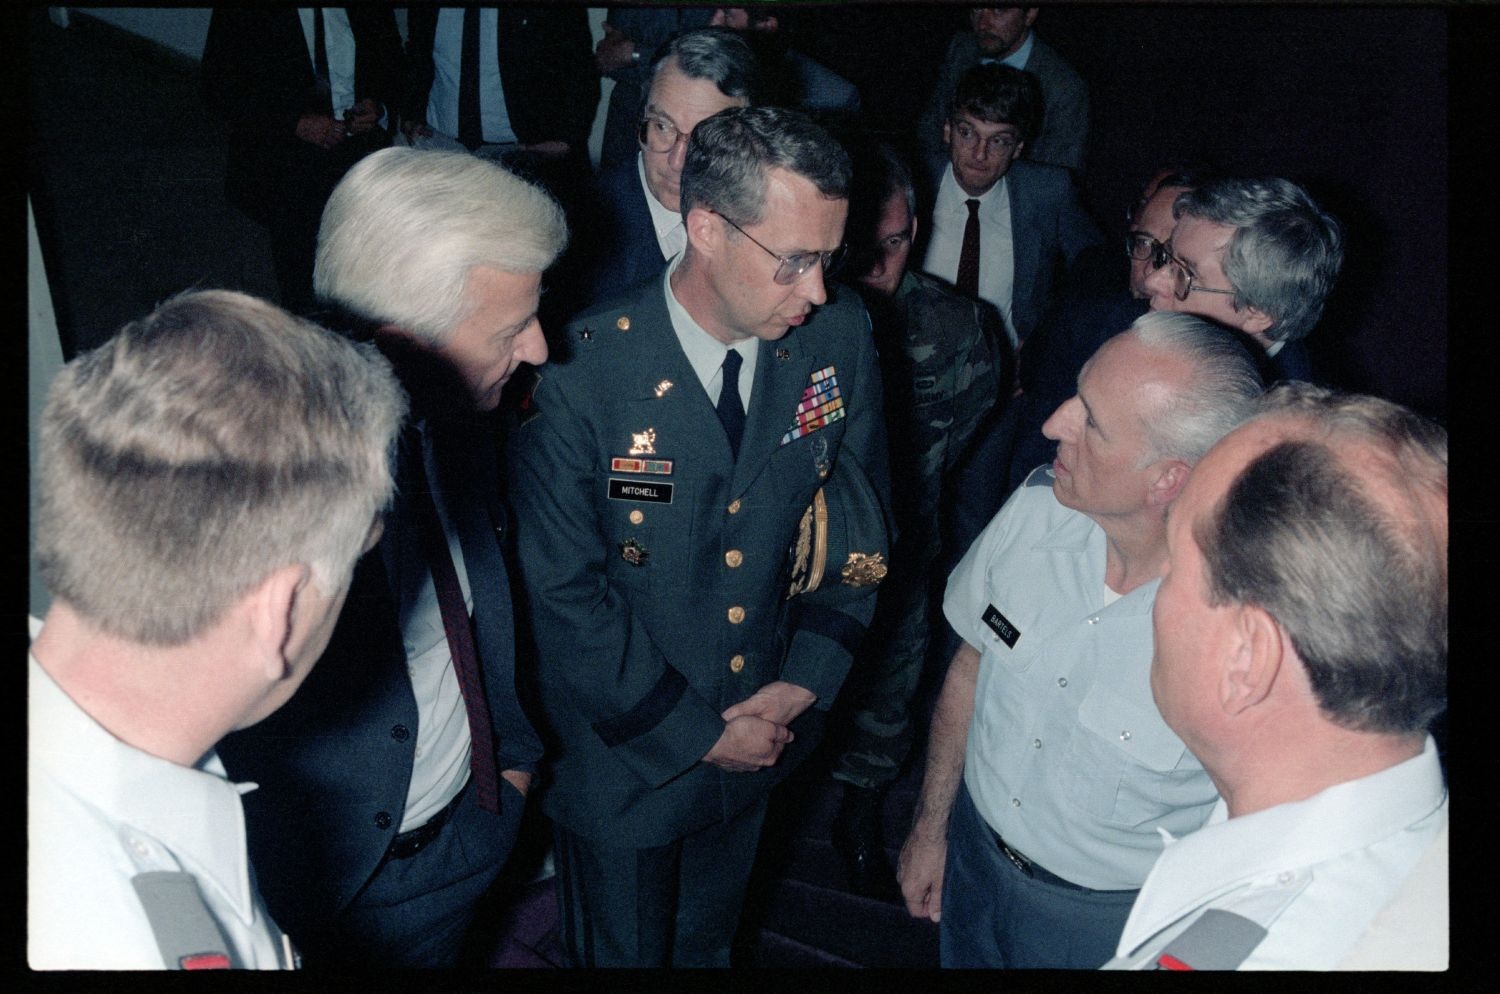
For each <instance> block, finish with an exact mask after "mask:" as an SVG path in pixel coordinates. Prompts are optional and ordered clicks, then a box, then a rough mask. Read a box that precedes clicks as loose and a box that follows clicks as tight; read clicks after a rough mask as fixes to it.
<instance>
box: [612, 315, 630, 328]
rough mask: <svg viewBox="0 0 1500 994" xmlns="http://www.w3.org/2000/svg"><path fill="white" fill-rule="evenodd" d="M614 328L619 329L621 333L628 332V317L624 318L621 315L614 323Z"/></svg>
mask: <svg viewBox="0 0 1500 994" xmlns="http://www.w3.org/2000/svg"><path fill="white" fill-rule="evenodd" d="M615 327H616V328H619V329H620V330H621V331H629V330H630V319H629V318H628V317H625V316H624V315H623V314H622V315H620V319H619V320H618V321H616V322H615Z"/></svg>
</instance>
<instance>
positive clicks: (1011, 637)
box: [983, 604, 1021, 649]
mask: <svg viewBox="0 0 1500 994" xmlns="http://www.w3.org/2000/svg"><path fill="white" fill-rule="evenodd" d="M983 620H984V623H985V624H986V625H989V626H990V631H992V632H994V633H995V634H996V635H997V636H999V638H1000V641H1002V642H1004V643H1005V644H1006V645H1008V646H1010V648H1012V649H1014V648H1015V647H1016V641H1017V640H1018V639H1020V637H1021V632H1020V630H1019V629H1018V628H1016V626H1015V625H1012V624H1011V623H1010V620H1009V619H1008V618H1006V617H1005V615H1003V614H1001V613H1000V612H999V611H998V610H997V609H996V608H995V605H993V604H987V605H985V609H984V618H983Z"/></svg>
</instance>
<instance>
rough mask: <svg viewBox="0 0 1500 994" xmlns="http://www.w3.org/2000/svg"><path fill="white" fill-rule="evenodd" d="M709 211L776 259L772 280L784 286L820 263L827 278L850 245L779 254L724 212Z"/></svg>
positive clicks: (836, 269)
mask: <svg viewBox="0 0 1500 994" xmlns="http://www.w3.org/2000/svg"><path fill="white" fill-rule="evenodd" d="M709 213H711V214H717V215H718V216H719V217H721V218H723V219H724V222H725V223H726V224H728V225H729V226H730V227H731V228H733V229H734V230H735V231H738V232H739V233H740V234H742V235H744V236H745V237H746V238H748V239H750V240H751V241H752V242H754V243H755V245H756V247H757V248H759V249H760V250H761V251H762V252H764V253H765V254H766V255H769V256H770V257H771V258H773V259H775V260H776V262H777V264H778V265H777V266H776V272H775V273H774V274H773V275H772V276H771V280H772V281H773V282H775V283H779V284H781V285H782V286H791V285H792V284H793V283H795V282H797V281H798V280H799V279H801V278H802V277H803V276H804V275H805V274H806V273H807V272H808V271H809V270H811V269H812V267H813V266H815V265H818V264H820V263H821V264H822V266H823V278H824V279H827V278H828V277H830V276H832V275H833V274H834V273H835V272H837V271H838V268H839V266H841V265H842V264H843V262H844V256H845V255H846V254H847V253H846V250H847V249H848V247H849V246H848V245H840V246H839V247H838V248H836V249H831V250H829V251H827V252H798V253H796V254H795V255H777V254H776V253H775V252H773V251H771V250H770V249H769V248H766V246H765V245H763V244H761V242H760V241H759V240H758V239H757V238H756V237H755V236H754V235H752V234H750V232H748V231H746V230H745V229H744V228H741V227H740V226H739V225H737V224H735V223H734V222H733V221H731V220H730V219H729V218H727V217H724V215H723V214H719V212H718V211H710V212H709Z"/></svg>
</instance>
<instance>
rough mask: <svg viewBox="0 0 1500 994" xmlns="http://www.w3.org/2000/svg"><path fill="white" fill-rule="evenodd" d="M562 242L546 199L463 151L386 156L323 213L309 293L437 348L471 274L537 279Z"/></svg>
mask: <svg viewBox="0 0 1500 994" xmlns="http://www.w3.org/2000/svg"><path fill="white" fill-rule="evenodd" d="M567 242H568V226H567V222H566V221H565V220H564V218H563V211H562V208H561V207H559V206H558V204H557V201H555V200H553V199H552V197H551V196H549V195H548V194H547V193H546V192H545V191H544V190H542V189H541V188H540V187H538V186H534V185H533V184H531V183H528V182H527V181H526V180H523V179H521V178H520V177H518V176H516V175H515V174H513V173H510V172H507V171H506V170H505V169H504V168H503V167H501V166H498V165H496V164H495V163H492V162H487V161H485V160H483V159H477V158H475V157H474V156H472V155H469V154H467V153H465V152H436V151H430V150H418V149H414V148H406V147H399V148H387V149H382V150H380V151H379V152H376V153H374V154H373V155H368V156H365V158H363V159H361V160H360V161H359V162H358V163H356V164H355V166H354V168H352V169H350V170H349V172H348V173H347V174H346V175H345V176H344V178H343V180H341V181H340V182H339V185H338V186H336V187H335V188H334V190H333V195H332V196H331V197H330V198H329V199H328V205H327V206H326V207H325V208H324V209H323V224H322V227H321V228H320V229H319V230H318V257H317V265H316V268H315V269H314V272H313V287H314V289H315V290H316V291H317V294H318V297H319V298H320V299H321V300H323V301H325V302H330V303H336V304H339V305H341V306H342V307H344V308H346V309H347V310H349V311H351V312H353V313H354V314H357V315H359V316H360V317H362V318H364V319H366V320H368V321H373V322H376V323H380V324H393V325H396V326H397V327H399V328H401V329H403V330H405V331H407V332H410V333H411V334H413V335H415V336H417V337H420V338H423V339H426V340H428V341H431V342H435V343H436V342H440V341H441V340H442V339H443V338H444V336H446V335H447V334H448V332H449V331H451V330H452V329H453V328H454V327H455V326H457V325H458V324H460V323H462V322H463V320H464V319H465V318H466V317H467V316H468V312H469V308H470V306H471V302H470V301H468V300H466V299H465V296H464V288H465V286H466V284H467V282H468V277H469V271H470V270H472V269H474V268H475V267H479V266H484V267H488V268H491V269H498V270H500V271H502V272H507V273H520V274H530V273H540V272H542V271H543V270H545V269H546V268H547V267H548V266H550V265H552V262H553V260H555V259H556V258H557V256H558V255H559V254H560V253H561V252H562V250H563V249H564V247H566V245H567Z"/></svg>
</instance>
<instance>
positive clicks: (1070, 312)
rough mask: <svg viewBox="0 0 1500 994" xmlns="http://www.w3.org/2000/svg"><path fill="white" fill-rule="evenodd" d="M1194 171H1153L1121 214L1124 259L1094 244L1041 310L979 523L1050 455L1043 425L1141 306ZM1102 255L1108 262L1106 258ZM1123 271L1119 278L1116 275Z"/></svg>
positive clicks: (1052, 445) (1195, 180)
mask: <svg viewBox="0 0 1500 994" xmlns="http://www.w3.org/2000/svg"><path fill="white" fill-rule="evenodd" d="M1200 181H1201V180H1200V174H1199V173H1198V172H1197V171H1195V169H1194V168H1192V167H1185V166H1172V167H1168V168H1163V169H1157V170H1155V171H1153V172H1152V174H1151V176H1150V178H1149V179H1147V181H1146V184H1145V185H1144V186H1143V187H1142V188H1141V192H1140V195H1139V196H1138V197H1136V199H1135V201H1134V202H1133V203H1132V204H1131V205H1130V208H1129V210H1127V211H1126V213H1125V223H1126V233H1125V244H1124V249H1125V253H1124V256H1125V261H1126V262H1127V263H1128V266H1129V268H1128V270H1126V269H1125V268H1124V267H1122V266H1121V265H1120V264H1119V261H1118V260H1119V259H1120V246H1119V243H1118V242H1116V243H1115V244H1113V245H1098V246H1094V247H1092V248H1091V249H1089V250H1087V251H1086V252H1084V253H1083V254H1082V255H1080V256H1079V258H1078V260H1077V262H1076V263H1075V264H1074V266H1073V268H1072V270H1070V271H1069V273H1068V276H1067V278H1066V280H1065V282H1064V283H1063V285H1062V287H1061V288H1060V289H1059V292H1058V298H1059V299H1058V304H1057V306H1056V307H1054V308H1052V310H1051V311H1049V312H1048V315H1047V318H1046V320H1045V321H1043V322H1042V324H1041V327H1039V328H1038V329H1037V330H1036V332H1035V333H1034V334H1032V336H1031V337H1030V338H1028V339H1027V340H1026V348H1025V349H1024V350H1022V353H1021V356H1020V359H1019V362H1018V363H1017V365H1018V367H1019V368H1018V370H1017V374H1018V379H1019V380H1020V387H1021V394H1020V396H1018V397H1017V398H1016V399H1015V401H1014V402H1013V404H1012V407H1013V409H1014V418H1015V434H1014V448H1013V449H1012V450H1011V452H1010V456H1009V470H1008V472H1007V474H1006V479H1005V481H1004V485H1003V487H1001V488H999V489H998V493H996V494H995V497H994V504H993V506H992V507H991V508H990V509H989V513H988V514H987V515H986V516H985V517H984V519H983V521H981V522H980V526H981V527H982V526H983V523H984V521H988V520H989V518H990V517H991V516H993V514H994V512H995V511H998V510H999V509H1000V504H1001V503H1002V502H1003V501H1004V500H1005V497H1006V496H1008V495H1009V494H1010V492H1011V491H1012V490H1014V489H1015V488H1016V487H1019V486H1020V485H1021V481H1022V480H1024V479H1026V474H1028V473H1030V472H1031V471H1032V470H1033V469H1036V468H1037V467H1038V466H1042V465H1045V464H1046V463H1049V462H1051V461H1052V458H1053V457H1054V456H1055V455H1057V443H1056V442H1055V441H1053V440H1051V439H1049V438H1047V437H1046V436H1045V435H1043V434H1042V423H1043V422H1044V421H1046V420H1047V417H1048V416H1049V415H1050V414H1051V413H1052V412H1053V411H1055V410H1057V405H1059V404H1061V403H1062V402H1063V401H1065V400H1067V399H1068V398H1069V397H1071V396H1073V388H1074V385H1075V383H1076V381H1077V379H1078V371H1079V370H1081V369H1082V368H1083V364H1084V363H1085V362H1087V361H1088V358H1089V356H1091V355H1093V354H1094V352H1095V350H1097V349H1098V348H1099V346H1101V345H1103V344H1104V340H1105V339H1107V338H1109V337H1111V336H1113V335H1115V334H1118V333H1119V331H1120V330H1121V329H1122V328H1126V327H1129V325H1130V323H1131V322H1132V321H1134V320H1135V319H1136V318H1138V317H1140V316H1141V315H1142V314H1144V313H1145V312H1146V309H1147V304H1146V298H1147V297H1149V296H1150V294H1148V293H1147V292H1146V288H1145V284H1146V277H1148V276H1150V275H1151V274H1152V273H1154V272H1155V271H1156V270H1157V269H1159V268H1161V267H1162V266H1164V265H1166V262H1167V249H1166V242H1167V241H1168V240H1169V239H1171V237H1172V203H1173V201H1175V200H1176V199H1177V197H1178V196H1180V195H1181V194H1184V193H1186V192H1188V191H1189V190H1191V189H1193V188H1194V187H1196V186H1197V185H1198V184H1199V182H1200ZM1106 257H1107V261H1106ZM1122 276H1124V277H1125V282H1123V283H1122V281H1121V277H1122Z"/></svg>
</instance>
